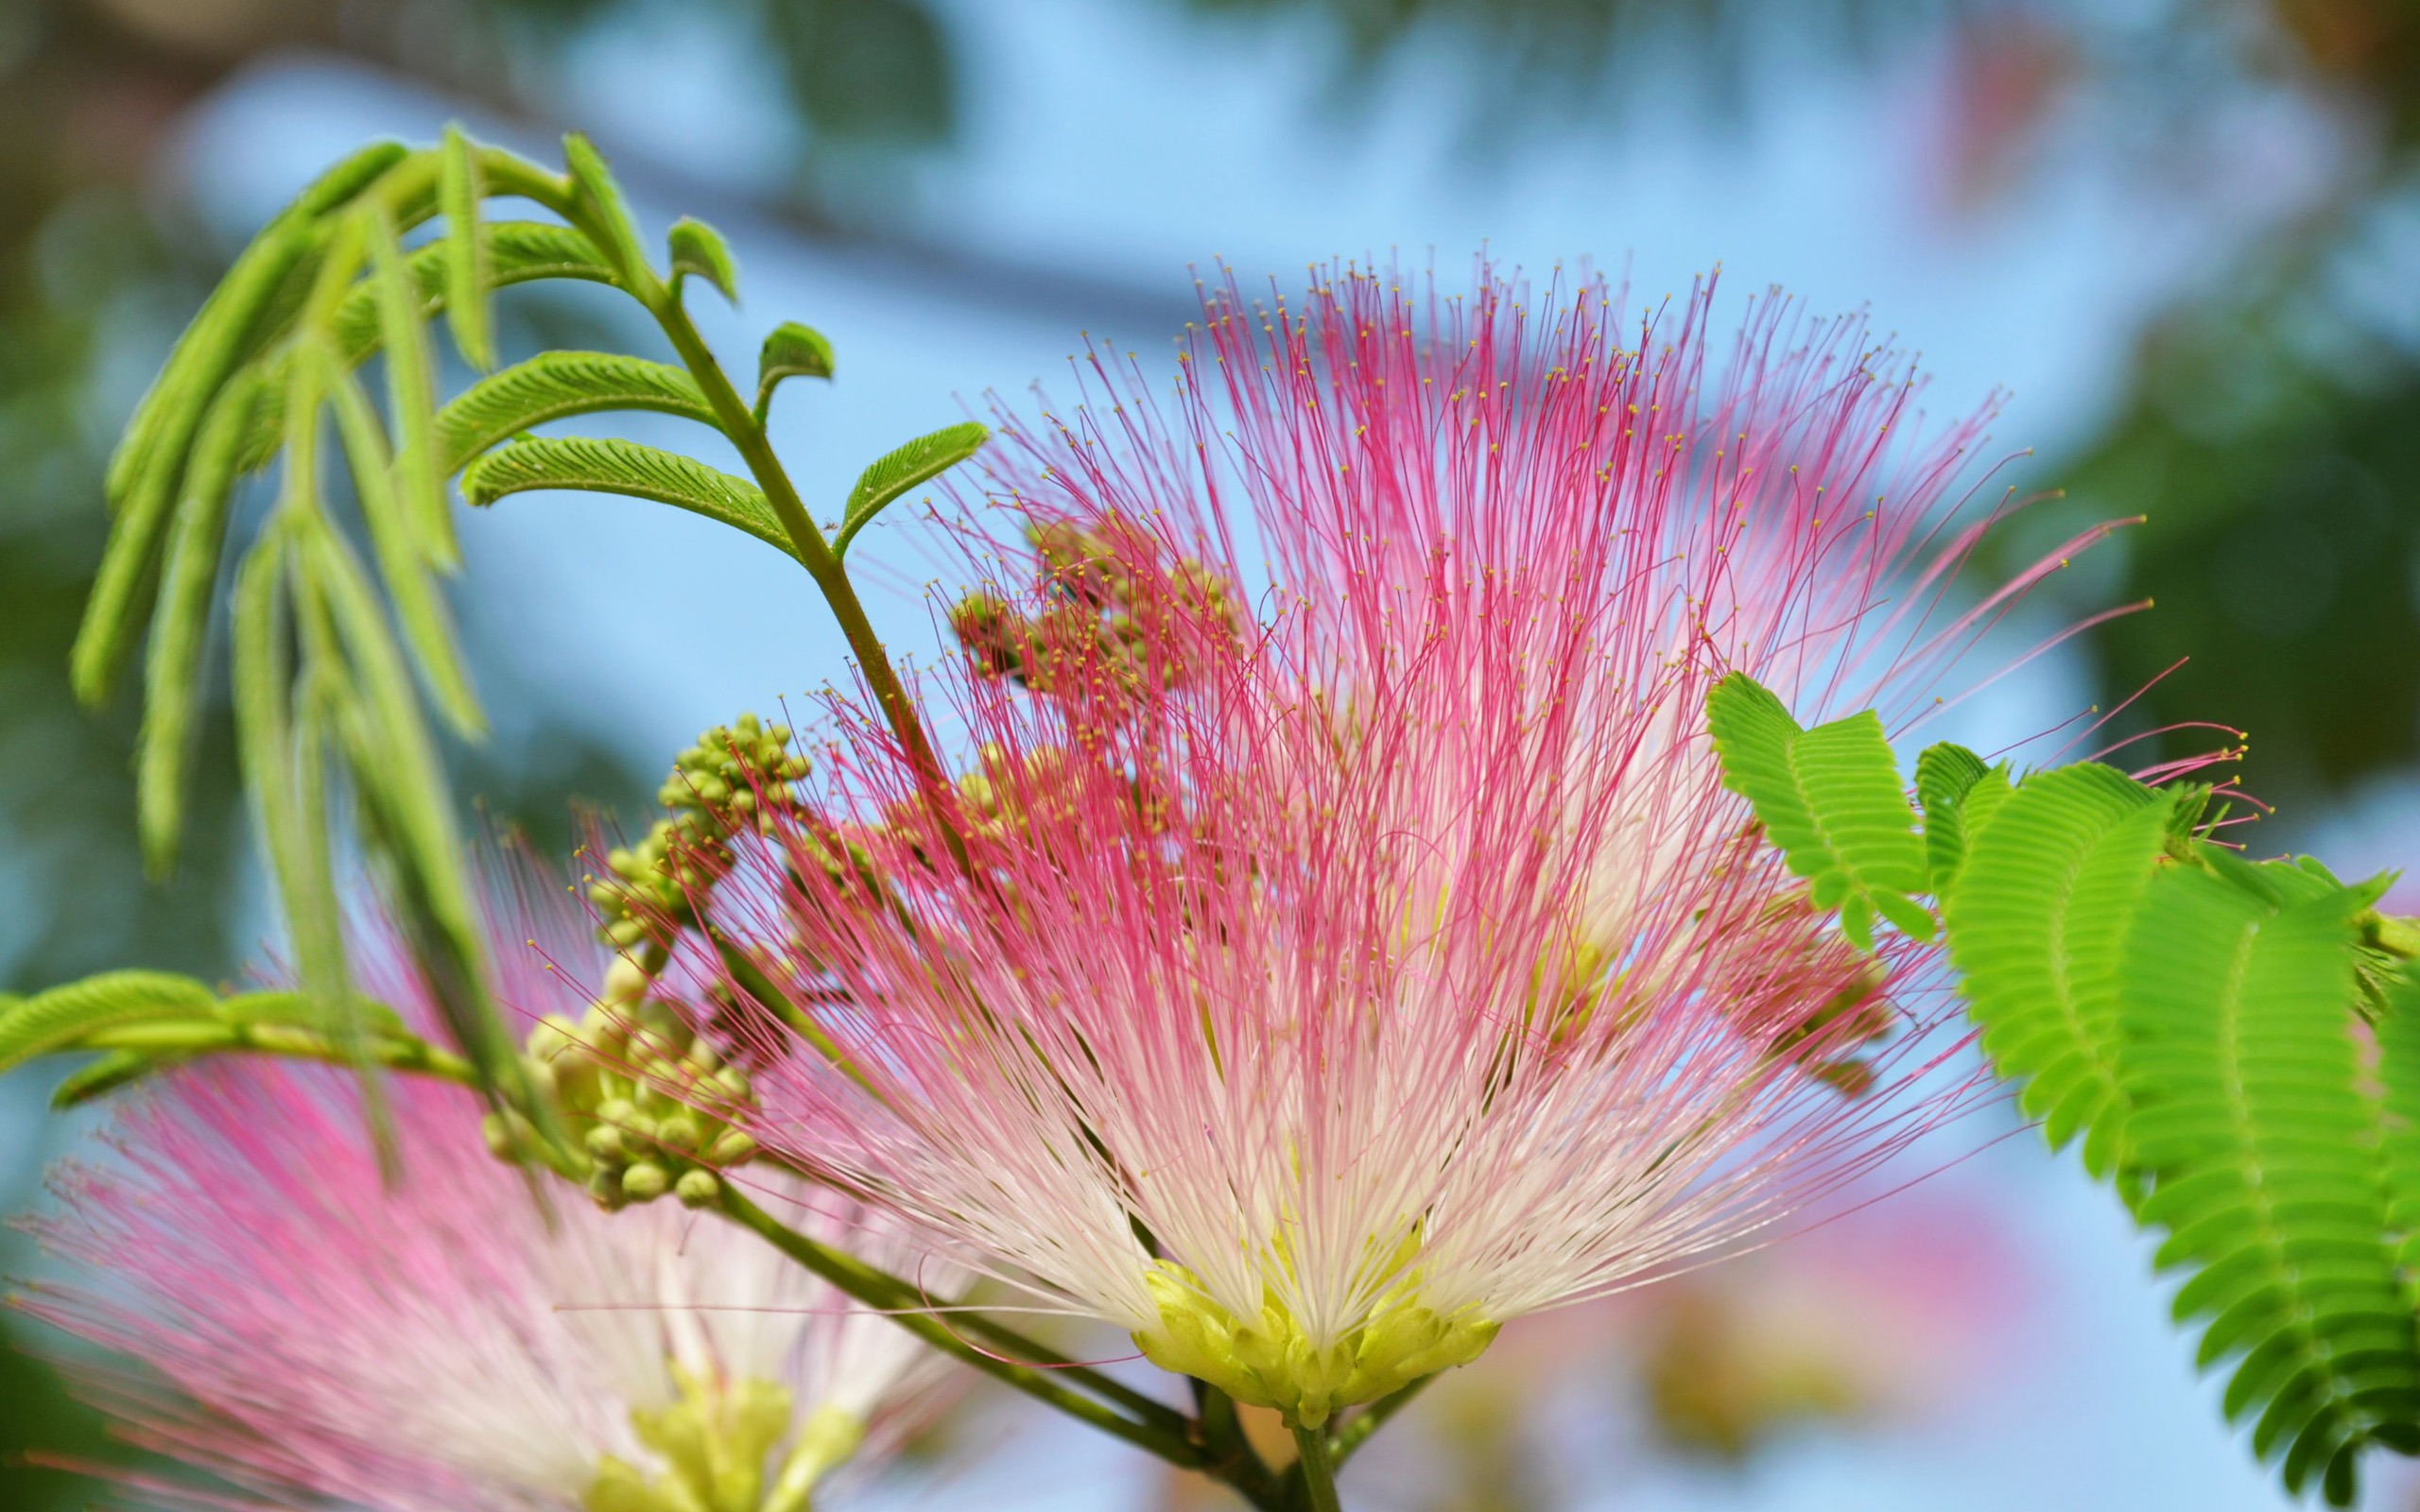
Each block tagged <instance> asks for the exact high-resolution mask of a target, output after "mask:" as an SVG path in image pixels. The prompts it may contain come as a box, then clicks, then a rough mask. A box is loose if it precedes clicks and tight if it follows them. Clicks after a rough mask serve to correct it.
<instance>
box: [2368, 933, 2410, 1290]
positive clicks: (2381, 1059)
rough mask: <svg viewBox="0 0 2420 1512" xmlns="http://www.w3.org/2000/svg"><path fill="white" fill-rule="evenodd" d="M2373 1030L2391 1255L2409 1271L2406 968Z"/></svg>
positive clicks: (2408, 1034) (2407, 995) (2408, 1067)
mask: <svg viewBox="0 0 2420 1512" xmlns="http://www.w3.org/2000/svg"><path fill="white" fill-rule="evenodd" d="M2377 1034H2378V1081H2379V1084H2380V1085H2381V1087H2383V1089H2384V1100H2385V1113H2386V1132H2385V1136H2384V1140H2383V1142H2382V1147H2383V1150H2384V1153H2385V1157H2386V1186H2387V1214H2386V1216H2387V1229H2388V1231H2389V1232H2390V1233H2394V1234H2399V1235H2401V1236H2402V1240H2401V1246H2400V1248H2399V1250H2398V1252H2397V1255H2396V1257H2395V1258H2396V1260H2397V1262H2398V1263H2400V1264H2401V1265H2402V1266H2403V1268H2404V1269H2405V1271H2406V1272H2412V1271H2414V1270H2415V1268H2420V980H2414V979H2413V977H2412V976H2411V974H2410V972H2409V971H2406V972H2405V973H2404V974H2403V975H2402V976H2401V977H2400V978H2399V979H2398V980H2397V981H2396V982H2395V983H2394V986H2393V987H2391V988H2389V989H2388V992H2387V1005H2386V1013H2385V1015H2384V1016H2383V1017H2382V1018H2380V1019H2379V1021H2378V1029H2377Z"/></svg>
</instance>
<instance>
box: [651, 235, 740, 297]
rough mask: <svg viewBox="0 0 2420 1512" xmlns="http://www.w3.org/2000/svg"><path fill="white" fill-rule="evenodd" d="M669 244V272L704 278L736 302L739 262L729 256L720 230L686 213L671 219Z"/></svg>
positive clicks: (678, 275)
mask: <svg viewBox="0 0 2420 1512" xmlns="http://www.w3.org/2000/svg"><path fill="white" fill-rule="evenodd" d="M666 241H668V242H669V243H670V244H671V249H672V276H673V278H674V279H675V280H676V281H677V280H679V279H682V278H683V277H686V276H688V275H690V274H695V275H697V276H698V277H700V278H701V279H704V280H705V281H706V282H707V283H711V284H713V285H714V286H715V288H716V289H717V291H719V292H720V293H721V295H722V297H723V298H724V299H726V300H729V301H731V302H732V303H734V304H737V303H738V302H739V266H738V265H737V264H736V263H735V262H734V261H733V260H732V256H731V248H730V247H729V246H727V245H726V244H725V243H724V242H723V239H722V232H718V231H717V230H715V229H714V228H713V227H712V226H709V225H707V224H706V223H705V222H704V221H702V220H694V219H691V218H690V217H689V216H687V215H683V216H682V217H681V218H680V219H679V220H676V221H674V222H673V223H672V230H671V231H670V232H667V233H666Z"/></svg>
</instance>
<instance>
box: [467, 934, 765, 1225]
mask: <svg viewBox="0 0 2420 1512" xmlns="http://www.w3.org/2000/svg"><path fill="white" fill-rule="evenodd" d="M645 985H646V977H645V974H644V973H643V972H641V971H639V970H638V969H637V968H636V967H635V966H633V965H631V963H630V962H628V961H622V962H617V963H616V964H615V966H614V971H613V973H612V974H611V975H610V976H609V977H608V978H607V984H606V996H605V1001H603V1002H600V1003H598V1004H597V1005H595V1006H594V1007H591V1008H590V1009H589V1010H588V1012H587V1013H586V1014H585V1015H583V1016H582V1017H581V1018H579V1019H578V1020H573V1019H570V1018H566V1017H563V1016H561V1015H549V1016H548V1017H547V1018H545V1019H544V1020H541V1021H540V1022H539V1024H538V1026H537V1027H536V1028H535V1029H533V1030H531V1031H530V1034H529V1040H528V1051H527V1053H528V1059H529V1065H530V1068H531V1074H532V1079H533V1080H534V1081H535V1082H536V1083H537V1088H538V1091H539V1092H540V1093H541V1095H544V1096H546V1097H548V1098H549V1099H550V1101H551V1102H552V1104H553V1106H554V1108H556V1110H557V1114H558V1116H559V1117H560V1118H561V1119H562V1125H563V1131H564V1133H565V1135H566V1136H567V1137H568V1138H569V1139H570V1140H571V1141H572V1142H573V1143H576V1144H577V1145H578V1146H579V1150H580V1153H581V1154H582V1155H583V1156H584V1157H585V1158H586V1160H587V1165H588V1194H589V1195H590V1196H591V1197H593V1198H595V1199H596V1204H597V1206H599V1207H601V1208H605V1209H608V1210H613V1209H617V1208H621V1207H625V1206H627V1205H629V1204H631V1203H633V1202H652V1201H653V1200H655V1199H656V1198H657V1197H660V1196H663V1195H664V1194H666V1193H670V1194H673V1195H675V1196H677V1197H679V1198H680V1199H681V1200H682V1201H683V1202H684V1203H686V1204H688V1205H689V1206H691V1207H703V1206H705V1205H706V1204H707V1203H710V1202H712V1201H714V1200H715V1198H716V1197H717V1196H718V1195H719V1194H721V1190H722V1188H721V1178H720V1177H719V1175H718V1174H717V1173H719V1172H721V1171H724V1170H728V1169H730V1168H731V1167H733V1166H736V1165H742V1164H745V1163H746V1162H747V1161H749V1160H752V1158H754V1156H755V1154H756V1142H755V1141H754V1140H753V1139H752V1138H750V1137H749V1136H748V1135H747V1134H746V1133H744V1132H742V1131H741V1130H740V1129H738V1128H735V1127H734V1126H733V1125H732V1124H731V1123H730V1122H729V1121H728V1120H727V1119H724V1118H720V1117H717V1116H716V1115H715V1114H714V1113H712V1112H709V1111H707V1109H709V1108H722V1109H726V1110H731V1111H735V1110H736V1109H737V1108H739V1107H741V1106H742V1105H744V1104H745V1103H746V1102H747V1101H748V1099H749V1098H750V1096H751V1095H752V1089H751V1087H750V1085H749V1080H748V1074H747V1073H745V1072H744V1071H742V1070H741V1069H740V1068H739V1067H737V1066H735V1065H733V1064H731V1063H730V1062H729V1061H727V1060H726V1059H724V1057H722V1055H721V1054H720V1053H719V1052H718V1051H717V1049H716V1048H715V1047H714V1045H713V1044H711V1043H710V1042H708V1041H707V1040H704V1039H702V1038H700V1036H699V1035H698V1034H697V1033H696V1032H695V1031H693V1030H692V1029H691V1028H690V1027H689V1025H688V1024H687V1023H686V1022H683V1020H682V1018H681V1017H680V1015H679V1014H677V1013H675V1012H674V1011H673V1010H672V1009H671V1008H670V1007H668V1006H666V1005H665V1004H662V1003H659V1002H656V1001H654V1000H653V999H650V998H647V997H645V996H644V995H643V992H644V988H645ZM487 1133H488V1143H489V1147H490V1148H492V1149H493V1150H494V1151H495V1153H496V1154H497V1155H498V1156H499V1157H501V1158H503V1159H506V1160H527V1159H530V1158H531V1157H532V1156H533V1155H534V1154H535V1153H536V1150H537V1141H538V1134H537V1131H536V1130H535V1129H534V1128H533V1127H531V1126H530V1125H529V1123H528V1121H527V1119H525V1118H523V1117H522V1116H521V1115H520V1114H518V1113H512V1112H507V1113H500V1114H493V1115H491V1116H490V1117H489V1119H488V1123H487Z"/></svg>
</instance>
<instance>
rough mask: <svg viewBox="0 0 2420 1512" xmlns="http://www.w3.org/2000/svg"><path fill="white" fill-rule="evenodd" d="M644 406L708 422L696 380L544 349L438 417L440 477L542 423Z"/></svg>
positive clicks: (629, 360)
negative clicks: (443, 470)
mask: <svg viewBox="0 0 2420 1512" xmlns="http://www.w3.org/2000/svg"><path fill="white" fill-rule="evenodd" d="M617 409H646V410H655V411H658V412H660V413H663V414H666V415H678V416H681V417H682V418H683V419H684V420H694V421H698V422H700V424H704V425H714V424H715V423H716V421H715V412H714V406H712V405H711V404H707V403H706V396H705V395H704V394H703V393H701V392H700V391H699V388H698V384H697V380H696V379H694V378H691V377H690V376H689V375H688V373H687V372H685V371H683V369H679V368H675V367H671V366H669V365H667V364H666V363H661V362H648V361H647V360H646V359H644V358H641V357H625V356H621V355H619V354H617V353H614V352H542V353H540V354H539V355H537V356H535V357H532V358H530V359H529V360H528V361H527V362H524V363H519V364H516V365H515V366H513V367H510V368H507V369H505V370H504V371H502V372H499V373H496V374H493V376H491V377H488V378H483V379H481V380H480V381H479V382H477V383H475V384H474V385H472V386H471V387H469V388H467V389H465V390H463V391H462V392H461V393H460V394H459V395H458V396H456V398H455V400H454V402H453V403H452V404H447V405H446V406H445V408H444V409H443V410H441V411H440V412H439V414H438V417H437V434H438V450H439V455H440V457H441V465H442V466H443V467H444V469H445V472H446V473H447V474H448V475H449V476H450V475H451V474H453V473H455V472H459V471H460V470H461V469H462V467H463V466H464V465H465V464H466V463H468V462H469V461H470V460H471V459H472V458H473V457H475V456H476V455H479V454H480V453H481V452H484V451H486V450H487V449H488V448H489V447H491V446H494V445H496V444H497V443H499V442H501V441H505V440H508V439H510V438H512V437H515V436H518V435H520V434H521V433H522V432H523V431H527V430H530V429H533V428H535V427H537V426H540V425H544V424H545V423H546V422H547V421H557V420H562V419H564V418H566V417H568V416H572V415H588V414H595V413H596V412H598V411H602V410H617Z"/></svg>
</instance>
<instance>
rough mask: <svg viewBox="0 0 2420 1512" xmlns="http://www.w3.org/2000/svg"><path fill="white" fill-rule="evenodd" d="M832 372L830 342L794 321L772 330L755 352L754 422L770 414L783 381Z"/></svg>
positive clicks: (811, 329)
mask: <svg viewBox="0 0 2420 1512" xmlns="http://www.w3.org/2000/svg"><path fill="white" fill-rule="evenodd" d="M832 370H833V369H832V343H831V342H830V341H828V340H826V339H824V335H823V333H822V332H821V331H818V330H816V329H815V328H814V327H813V326H809V325H801V324H799V323H798V322H797V321H796V320H791V321H787V322H786V323H784V324H781V325H777V326H775V327H773V329H772V331H771V332H770V333H769V334H768V335H766V337H765V344H764V346H763V347H761V348H759V349H758V350H757V352H756V423H757V424H759V425H762V424H764V423H765V417H766V416H767V415H769V414H770V413H772V409H773V390H774V389H776V388H779V387H781V386H782V380H783V379H785V378H829V377H831V376H832Z"/></svg>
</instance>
